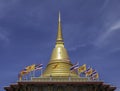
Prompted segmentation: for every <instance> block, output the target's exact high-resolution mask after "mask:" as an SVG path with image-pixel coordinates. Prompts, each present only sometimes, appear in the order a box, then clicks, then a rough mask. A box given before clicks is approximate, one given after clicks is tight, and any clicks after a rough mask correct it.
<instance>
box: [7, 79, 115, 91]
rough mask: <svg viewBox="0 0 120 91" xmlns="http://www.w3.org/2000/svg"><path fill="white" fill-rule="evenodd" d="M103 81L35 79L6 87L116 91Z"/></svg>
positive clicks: (14, 90)
mask: <svg viewBox="0 0 120 91" xmlns="http://www.w3.org/2000/svg"><path fill="white" fill-rule="evenodd" d="M115 89H116V87H112V86H110V85H108V84H104V83H103V82H102V81H98V80H95V81H93V80H90V79H88V78H80V77H78V78H73V77H35V78H34V77H33V78H31V80H22V81H18V82H17V83H16V84H11V85H10V86H9V87H5V90H6V91H114V90H115Z"/></svg>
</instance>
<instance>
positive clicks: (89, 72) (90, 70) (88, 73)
mask: <svg viewBox="0 0 120 91" xmlns="http://www.w3.org/2000/svg"><path fill="white" fill-rule="evenodd" d="M92 72H93V70H92V68H90V69H89V70H88V71H86V72H85V75H86V76H90V75H91V74H92Z"/></svg>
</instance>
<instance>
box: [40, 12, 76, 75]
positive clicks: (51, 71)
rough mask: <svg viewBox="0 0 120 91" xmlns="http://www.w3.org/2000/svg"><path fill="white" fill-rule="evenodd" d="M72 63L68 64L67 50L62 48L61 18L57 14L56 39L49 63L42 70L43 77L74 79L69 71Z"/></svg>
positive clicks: (72, 73) (73, 73)
mask: <svg viewBox="0 0 120 91" xmlns="http://www.w3.org/2000/svg"><path fill="white" fill-rule="evenodd" d="M71 66H72V63H71V62H70V59H69V56H68V53H67V50H66V49H65V47H64V41H63V36H62V26H61V17H60V12H59V18H58V33H57V39H56V45H55V48H54V49H53V52H52V55H51V58H50V61H49V63H48V65H47V67H46V69H45V70H44V72H43V74H42V76H43V77H49V76H52V77H68V76H73V77H76V76H77V74H76V73H75V72H71V71H70V67H71Z"/></svg>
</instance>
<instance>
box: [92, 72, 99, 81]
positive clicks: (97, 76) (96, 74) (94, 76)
mask: <svg viewBox="0 0 120 91" xmlns="http://www.w3.org/2000/svg"><path fill="white" fill-rule="evenodd" d="M92 78H93V80H97V79H98V78H99V74H98V73H97V72H96V73H95V74H94V75H93V76H92Z"/></svg>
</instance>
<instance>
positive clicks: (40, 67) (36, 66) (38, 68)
mask: <svg viewBox="0 0 120 91" xmlns="http://www.w3.org/2000/svg"><path fill="white" fill-rule="evenodd" d="M42 68H43V64H38V65H35V70H41V69H42Z"/></svg>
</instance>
